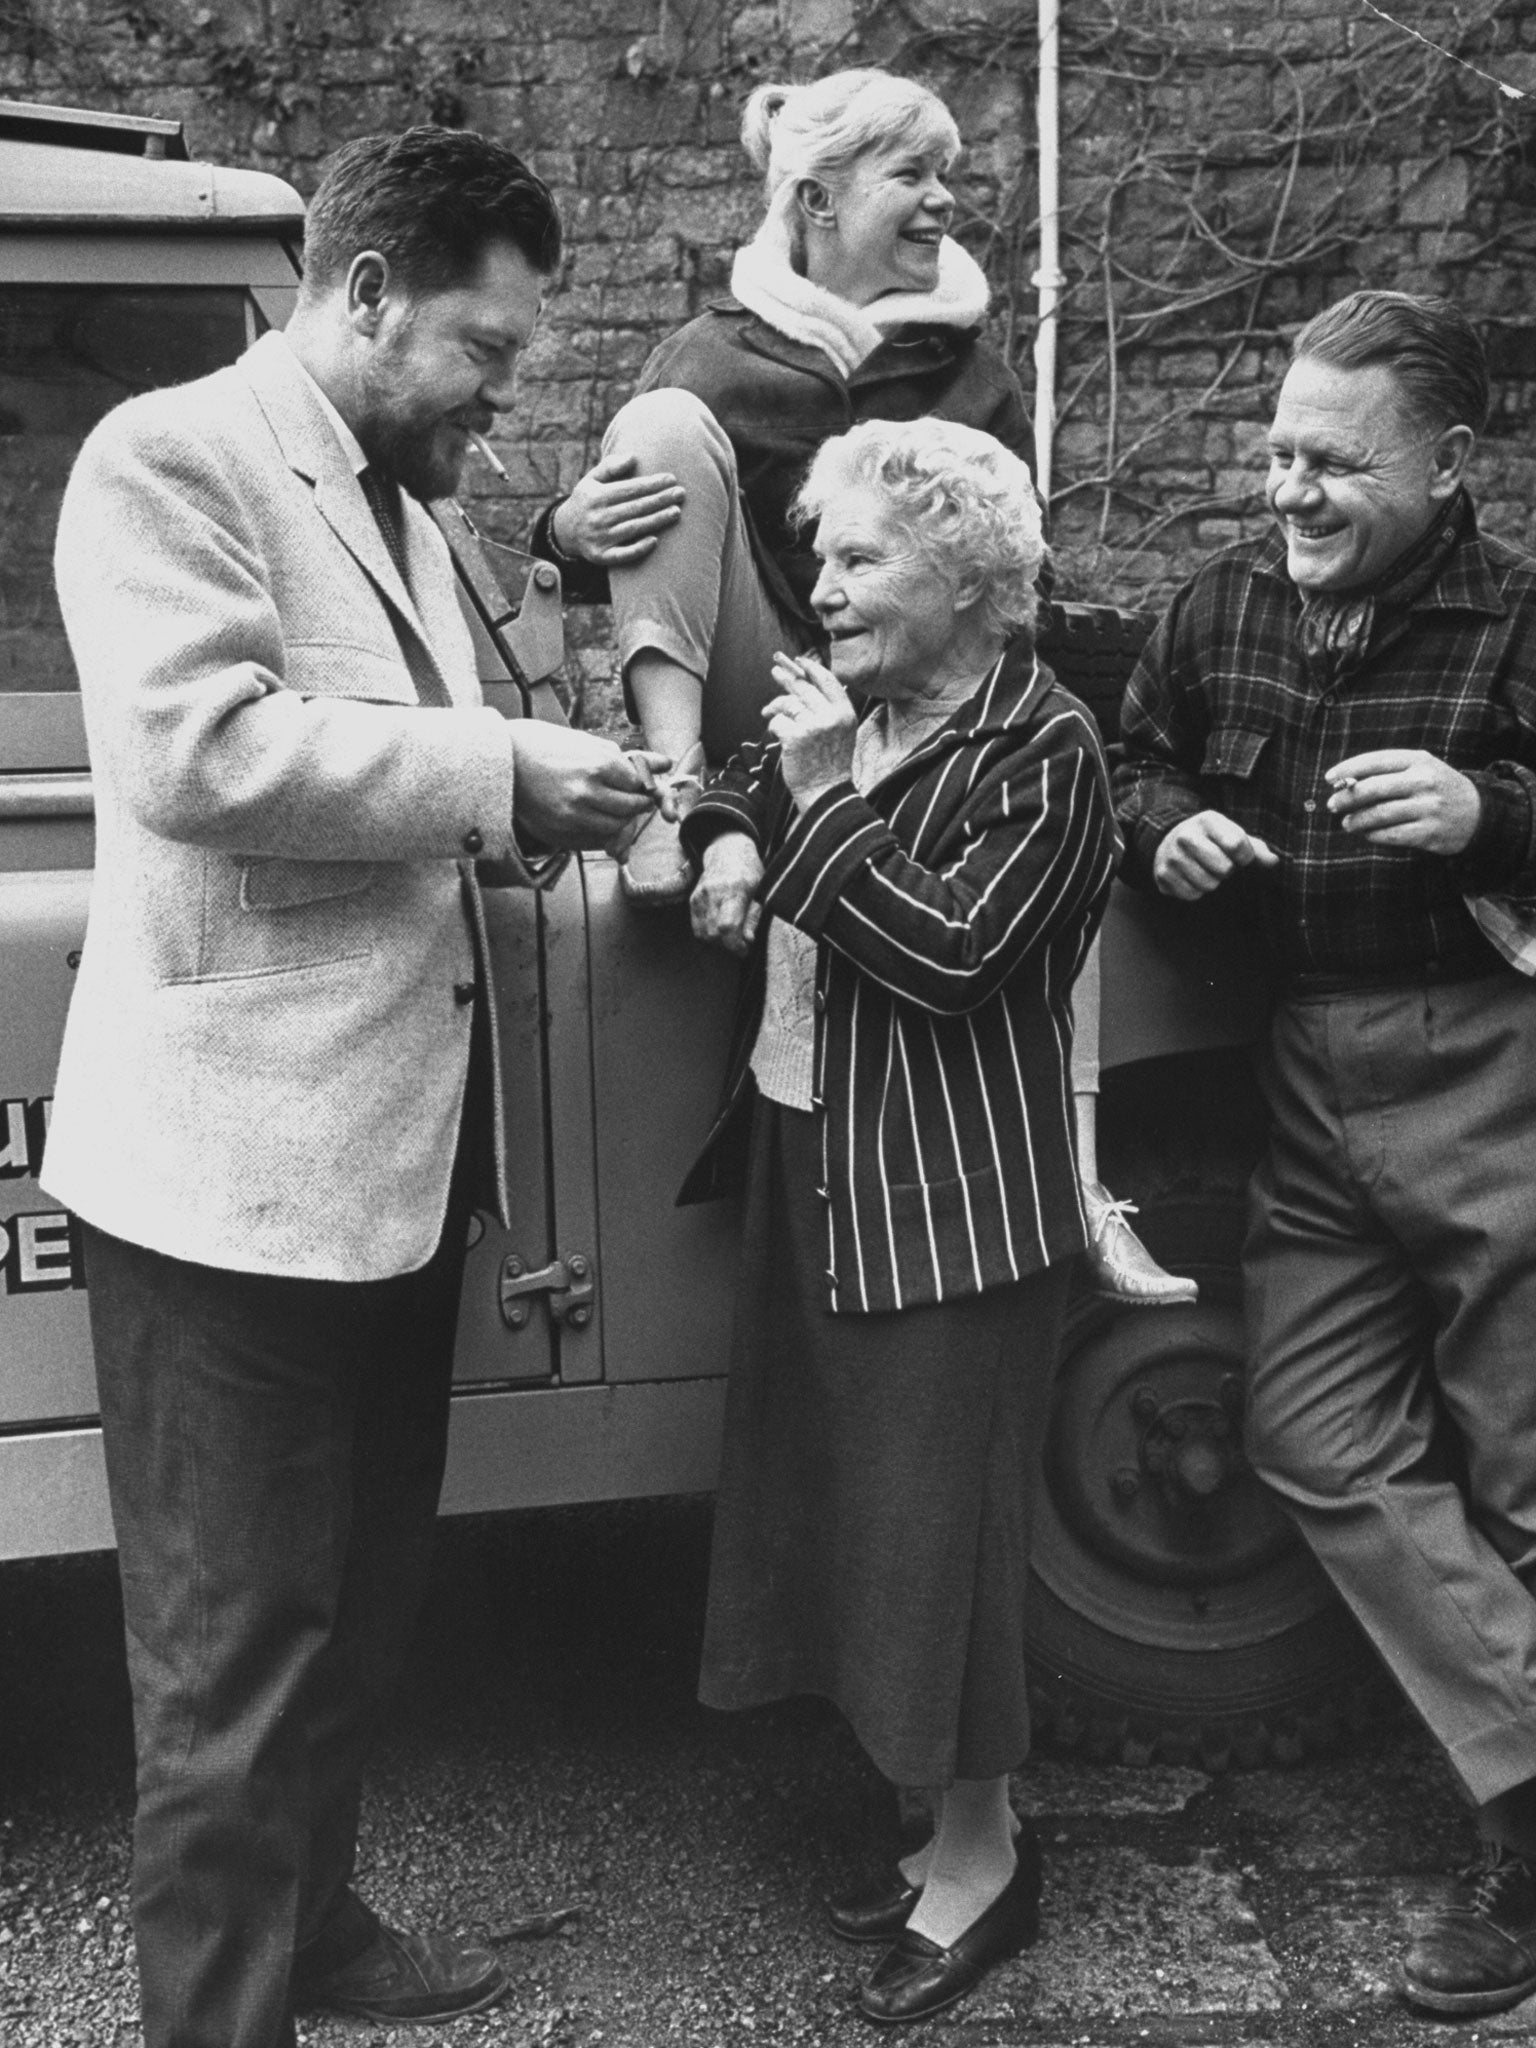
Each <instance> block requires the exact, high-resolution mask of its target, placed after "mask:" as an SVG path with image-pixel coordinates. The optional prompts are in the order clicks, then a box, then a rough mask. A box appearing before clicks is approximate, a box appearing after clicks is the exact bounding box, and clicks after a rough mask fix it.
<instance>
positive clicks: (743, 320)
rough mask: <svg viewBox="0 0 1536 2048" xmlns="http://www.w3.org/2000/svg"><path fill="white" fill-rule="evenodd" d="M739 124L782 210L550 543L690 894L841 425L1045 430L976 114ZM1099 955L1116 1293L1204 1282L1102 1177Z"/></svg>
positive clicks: (660, 896)
mask: <svg viewBox="0 0 1536 2048" xmlns="http://www.w3.org/2000/svg"><path fill="white" fill-rule="evenodd" d="M741 136H742V144H743V147H744V148H745V150H746V152H747V155H748V157H749V158H750V159H751V161H752V163H753V165H754V166H755V167H756V168H757V169H758V170H759V171H760V172H761V173H762V175H763V188H764V193H765V197H766V200H767V210H766V213H765V215H764V218H763V221H762V223H761V225H760V227H759V228H758V231H757V234H756V236H755V237H754V239H753V240H752V241H751V242H749V243H748V244H747V245H746V246H745V247H744V248H742V249H740V250H738V251H737V254H736V258H735V261H734V264H733V266H732V271H731V296H730V297H729V298H722V299H718V300H716V301H714V302H713V303H712V304H711V305H710V306H709V308H708V309H707V311H705V312H704V313H702V314H701V315H700V316H699V317H698V318H697V319H695V320H691V321H690V322H688V324H687V325H686V326H684V327H683V328H681V329H680V330H679V331H678V332H677V333H676V334H674V335H672V336H671V337H670V338H669V339H668V340H667V341H665V342H663V343H662V344H661V346H660V347H659V348H658V349H656V351H655V352H654V353H653V354H652V355H651V357H650V358H649V360H648V361H647V362H646V364H645V366H644V368H643V370H642V371H641V374H640V379H639V384H638V387H637V392H636V395H635V397H634V398H633V399H631V400H630V402H629V403H628V404H627V405H625V406H624V407H622V408H621V410H620V411H619V412H618V413H617V414H616V415H615V417H614V419H613V421H612V423H611V425H610V426H609V428H608V431H607V434H606V435H605V436H604V440H603V447H602V455H601V460H600V461H599V462H598V464H597V465H596V467H595V468H594V469H593V470H592V471H591V472H590V473H589V474H588V475H587V476H586V477H584V478H583V479H582V480H581V482H580V483H579V484H578V485H577V487H576V488H575V490H573V491H572V493H571V494H570V496H569V497H568V498H565V499H563V500H562V501H561V502H560V503H559V504H557V505H555V506H553V507H551V508H550V509H549V510H548V511H546V512H545V513H544V515H543V516H542V518H541V520H540V522H539V525H538V527H537V529H536V532H535V537H534V546H535V548H536V549H537V550H539V551H540V552H543V553H546V554H548V555H550V556H551V558H552V559H554V560H555V561H557V562H558V563H559V564H560V567H561V569H562V571H563V573H564V578H565V584H566V591H567V595H568V596H571V597H574V598H576V599H577V600H599V601H600V600H607V599H611V601H612V604H613V612H614V623H615V630H616V635H617V639H618V650H619V661H620V668H621V674H622V677H623V683H624V690H625V696H626V702H627V703H628V705H629V707H630V710H631V713H632V715H634V716H635V717H636V718H637V719H638V721H639V723H640V724H641V725H642V726H643V728H644V731H645V737H646V743H647V745H648V746H650V747H651V748H653V749H655V750H657V751H659V752H661V753H664V754H666V755H667V756H668V757H669V758H670V759H671V760H672V762H673V764H674V769H675V774H674V777H673V781H672V787H671V788H670V789H669V790H668V793H667V797H666V801H665V804H664V806H663V808H662V809H661V810H658V811H657V812H656V813H654V814H653V815H652V816H651V817H650V819H649V820H648V821H647V822H646V824H645V826H644V828H643V829H642V831H641V833H640V835H639V837H638V838H637V839H636V841H635V843H634V844H633V845H632V846H631V847H630V848H629V849H628V853H627V856H626V858H625V864H624V871H623V874H624V886H625V888H626V890H627V891H628V893H629V894H630V896H631V897H632V898H633V899H634V900H636V901H638V902H641V903H666V902H670V901H674V900H678V899H680V898H682V897H683V896H685V895H686V894H687V892H688V890H689V888H690V887H691V886H692V881H693V874H692V869H691V866H690V864H689V861H688V859H687V857H686V854H685V853H684V852H683V849H682V846H681V843H680V840H679V836H678V823H677V813H678V812H679V811H680V810H683V809H686V807H687V804H688V803H689V802H690V801H691V799H692V796H693V795H694V793H695V792H696V791H697V789H698V788H699V786H700V778H701V777H702V774H703V772H704V769H705V764H706V761H707V762H708V763H709V764H710V765H712V766H717V765H718V764H719V763H721V762H722V761H724V760H725V759H726V757H727V756H728V755H729V754H730V753H731V752H732V751H734V749H735V748H736V747H737V746H738V745H739V744H740V743H741V741H742V740H743V739H744V738H747V737H748V736H750V735H753V734H755V733H756V732H757V731H758V730H759V729H760V726H759V713H760V711H761V707H762V705H763V704H764V703H765V702H766V701H767V699H768V698H769V697H770V696H771V695H772V694H773V687H774V685H773V671H772V660H773V655H774V653H775V651H776V650H778V649H780V648H787V649H790V650H792V651H794V652H797V653H803V652H806V651H809V650H810V649H812V648H814V647H815V646H816V645H817V640H818V630H819V629H818V625H817V620H816V614H815V609H814V607H813V605H812V603H811V587H812V584H813V583H814V582H815V579H816V565H815V561H814V559H813V557H812V555H811V553H810V550H809V548H808V547H807V546H806V545H805V542H804V540H803V538H802V537H801V536H800V535H799V534H798V533H797V531H796V530H795V527H794V525H793V523H792V521H791V520H790V519H789V518H788V516H787V515H788V507H789V503H790V500H791V498H792V496H793V494H794V490H795V487H796V485H797V484H798V483H799V481H800V478H801V476H802V475H803V473H804V470H805V466H806V464H807V463H808V462H809V460H810V458H811V456H812V455H813V454H814V453H815V451H816V449H817V448H818V447H820V445H821V443H822V442H823V441H825V440H826V439H827V437H828V436H829V435H832V434H839V433H842V432H844V431H845V430H846V429H847V428H848V427H849V426H851V425H853V424H855V423H856V422H859V421H863V420H871V419H884V420H911V419H916V418H918V417H920V416H922V415H924V414H933V415H937V416H939V417H942V418H945V419H952V420H958V421H960V422H962V423H963V424H965V425H967V426H971V427H976V428H980V429H983V430H984V431H986V432H988V433H990V434H992V435H994V436H996V438H997V439H998V440H1000V441H1001V442H1002V443H1003V445H1004V446H1005V447H1007V448H1009V449H1011V450H1012V451H1013V452H1014V453H1015V454H1018V455H1023V454H1024V453H1025V451H1026V449H1027V448H1028V446H1029V439H1030V430H1029V422H1028V416H1027V412H1026V408H1025V405H1024V398H1023V394H1022V392H1021V390H1020V388H1019V383H1018V379H1017V378H1016V377H1015V376H1014V374H1013V372H1012V370H1011V369H1010V368H1009V367H1008V365H1007V363H1006V362H1005V361H1004V360H1003V358H1002V356H1001V355H1000V354H999V353H998V351H997V350H996V349H995V348H994V347H993V346H992V345H991V343H990V342H988V341H987V340H986V338H985V337H984V335H983V334H982V332H981V323H982V321H983V319H984V317H985V314H986V311H987V305H988V297H989V294H988V287H987V282H986V279H985V278H984V277H983V275H982V273H981V271H980V269H979V268H978V267H977V265H976V263H975V262H974V261H973V259H972V258H971V257H970V256H969V255H968V254H967V253H966V251H965V250H964V249H963V248H962V247H961V246H960V244H959V243H958V242H956V241H955V240H954V239H953V238H952V237H951V236H950V235H949V233H948V228H949V225H950V221H951V217H952V215H953V211H954V201H953V198H952V196H951V194H950V192H949V190H948V188H947V187H946V185H945V183H944V180H945V178H946V177H947V176H948V174H949V170H950V166H951V165H952V164H953V162H954V160H955V158H956V156H957V155H958V154H959V150H960V135H959V131H958V129H957V128H956V126H955V122H954V118H953V116H952V115H951V114H950V111H949V109H948V108H947V107H946V106H945V105H944V102H943V101H942V100H941V99H939V98H938V97H937V95H936V94H934V93H932V92H930V91H929V90H928V88H927V87H926V86H923V85H920V84H918V83H917V82H916V81H915V80H912V79H907V78H897V77H893V76H892V75H891V74H889V73H887V72H884V71H879V70H875V69H861V70H851V71H838V72H834V73H832V74H831V75H829V76H828V77H826V78H820V79H816V80H814V81H813V82H812V83H810V84H806V85H765V86H761V87H759V88H758V90H757V91H756V92H754V93H753V94H752V95H751V97H750V98H749V99H748V101H747V103H746V107H745V110H744V113H743V117H742V127H741ZM1097 968H1098V963H1097V957H1096V956H1095V958H1094V959H1093V960H1092V961H1091V962H1090V964H1089V969H1088V971H1087V973H1086V974H1085V976H1084V983H1083V992H1084V1017H1083V1020H1082V1021H1083V1025H1084V1028H1083V1029H1082V1031H1081V1032H1080V1034H1079V1041H1078V1067H1077V1073H1076V1078H1075V1094H1076V1098H1077V1100H1076V1112H1075V1113H1076V1121H1077V1133H1078V1143H1079V1153H1080V1158H1079V1164H1080V1168H1081V1174H1082V1182H1083V1197H1082V1199H1083V1202H1084V1205H1085V1207H1086V1209H1087V1211H1088V1215H1089V1219H1090V1242H1089V1256H1090V1262H1091V1266H1092V1270H1093V1277H1094V1283H1095V1285H1096V1286H1097V1288H1098V1289H1099V1291H1100V1292H1102V1293H1105V1294H1108V1295H1111V1296H1115V1297H1118V1298H1121V1299H1124V1300H1127V1301H1131V1302H1135V1303H1140V1304H1148V1303H1158V1302H1170V1301H1179V1300H1188V1299H1190V1298H1191V1297H1192V1296H1193V1294H1194V1292H1195V1288H1194V1283H1193V1282H1192V1281H1188V1280H1183V1279H1176V1278H1175V1277H1173V1276H1172V1275H1170V1274H1167V1273H1165V1272H1164V1271H1163V1270H1162V1268H1161V1267H1160V1266H1158V1265H1157V1263H1156V1262H1155V1261H1154V1260H1153V1259H1152V1257H1151V1256H1150V1254H1149V1253H1148V1252H1147V1250H1146V1249H1145V1247H1144V1246H1143V1245H1142V1244H1141V1242H1140V1240H1139V1239H1138V1238H1137V1237H1136V1236H1135V1234H1134V1233H1133V1232H1132V1230H1131V1228H1130V1226H1129V1224H1128V1223H1127V1222H1126V1220H1125V1211H1126V1208H1127V1206H1128V1205H1127V1204H1125V1203H1122V1202H1116V1201H1114V1200H1113V1199H1112V1198H1111V1197H1110V1195H1109V1194H1108V1193H1107V1191H1106V1190H1105V1189H1104V1187H1103V1186H1102V1185H1101V1184H1100V1182H1099V1178H1098V1168H1097V1159H1096V1151H1097V1146H1096V1124H1095V1111H1096V1107H1097V1090H1098V1033H1097V1016H1098V978H1097Z"/></svg>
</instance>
